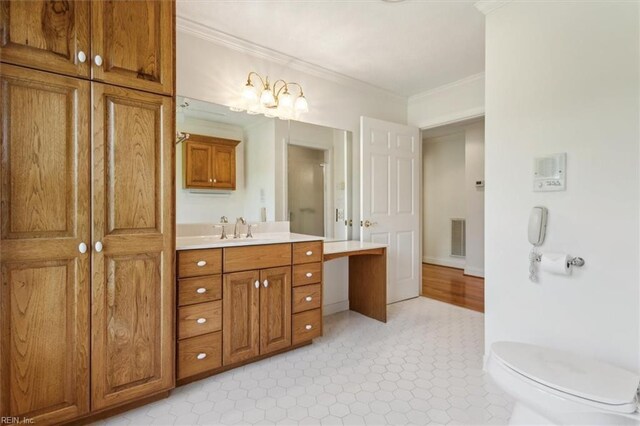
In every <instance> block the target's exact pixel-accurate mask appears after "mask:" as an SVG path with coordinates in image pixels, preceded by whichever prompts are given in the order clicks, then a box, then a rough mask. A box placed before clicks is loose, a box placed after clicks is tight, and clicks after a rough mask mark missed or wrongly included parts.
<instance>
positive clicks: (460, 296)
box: [422, 263, 484, 312]
mask: <svg viewBox="0 0 640 426" xmlns="http://www.w3.org/2000/svg"><path fill="white" fill-rule="evenodd" d="M422 295H423V296H425V297H428V298H430V299H436V300H439V301H441V302H446V303H451V304H453V305H457V306H462V307H463V308H467V309H473V310H474V311H478V312H484V278H478V277H472V276H469V275H464V273H463V270H462V269H455V268H447V267H445V266H437V265H431V264H429V263H423V264H422Z"/></svg>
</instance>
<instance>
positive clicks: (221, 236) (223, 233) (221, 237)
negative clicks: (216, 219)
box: [213, 223, 228, 240]
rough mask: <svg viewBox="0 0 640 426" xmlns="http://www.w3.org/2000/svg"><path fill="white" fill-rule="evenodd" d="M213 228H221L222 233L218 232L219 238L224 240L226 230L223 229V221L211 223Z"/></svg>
mask: <svg viewBox="0 0 640 426" xmlns="http://www.w3.org/2000/svg"><path fill="white" fill-rule="evenodd" d="M213 227H214V228H222V233H221V234H220V239H221V240H226V239H227V238H228V237H227V232H226V230H225V229H224V223H221V224H220V225H213Z"/></svg>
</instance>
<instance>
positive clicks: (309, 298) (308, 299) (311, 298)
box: [304, 296, 313, 302]
mask: <svg viewBox="0 0 640 426" xmlns="http://www.w3.org/2000/svg"><path fill="white" fill-rule="evenodd" d="M304 300H306V301H307V302H311V301H312V300H313V297H311V296H307V297H305V298H304Z"/></svg>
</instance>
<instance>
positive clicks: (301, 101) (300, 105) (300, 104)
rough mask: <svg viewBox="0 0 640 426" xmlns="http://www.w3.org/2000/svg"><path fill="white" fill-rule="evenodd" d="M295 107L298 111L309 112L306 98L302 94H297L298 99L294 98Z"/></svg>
mask: <svg viewBox="0 0 640 426" xmlns="http://www.w3.org/2000/svg"><path fill="white" fill-rule="evenodd" d="M295 109H296V112H298V113H300V112H309V104H308V103H307V98H305V97H304V95H300V96H298V99H296V104H295Z"/></svg>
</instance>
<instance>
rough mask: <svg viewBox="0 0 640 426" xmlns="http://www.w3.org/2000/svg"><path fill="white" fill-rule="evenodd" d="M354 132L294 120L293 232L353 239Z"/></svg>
mask: <svg viewBox="0 0 640 426" xmlns="http://www.w3.org/2000/svg"><path fill="white" fill-rule="evenodd" d="M350 155H351V133H350V132H346V131H344V130H337V129H332V128H330V127H323V126H317V125H313V124H306V123H301V122H298V121H291V122H290V126H289V145H288V149H287V169H288V175H287V182H288V185H287V186H288V191H287V193H288V200H287V207H288V213H289V221H290V223H291V231H292V232H298V233H301V234H310V235H321V236H325V237H326V238H327V239H330V240H348V239H350V238H351V232H350V230H351V226H350V223H349V219H350V215H351V206H350V201H348V200H350V197H351V184H350V179H349V178H350V176H351V172H350V165H351V156H350Z"/></svg>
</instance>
